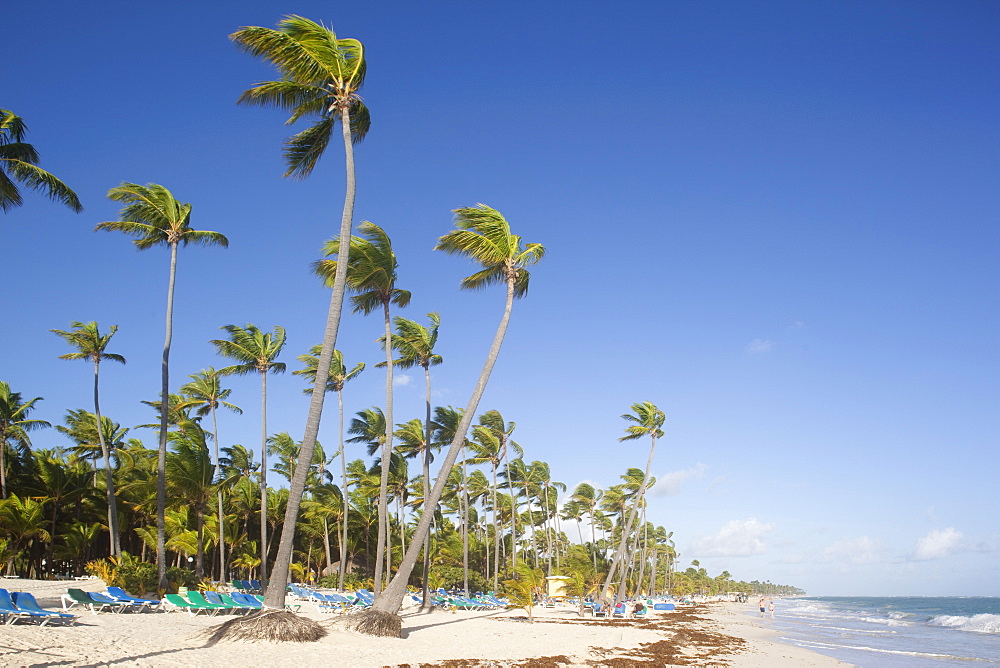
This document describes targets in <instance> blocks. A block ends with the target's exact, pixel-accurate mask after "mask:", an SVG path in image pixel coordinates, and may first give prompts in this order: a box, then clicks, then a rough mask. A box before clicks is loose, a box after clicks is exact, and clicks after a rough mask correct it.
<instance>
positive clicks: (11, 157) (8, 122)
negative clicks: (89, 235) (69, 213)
mask: <svg viewBox="0 0 1000 668" xmlns="http://www.w3.org/2000/svg"><path fill="white" fill-rule="evenodd" d="M27 132H28V126H26V125H25V124H24V121H23V120H21V117H20V116H18V115H17V114H15V113H14V112H12V111H8V110H7V109H0V211H10V210H11V209H13V208H15V207H19V206H21V204H22V199H21V191H20V190H18V187H17V183H15V182H19V183H21V184H23V185H25V186H27V187H28V188H31V189H32V190H36V191H39V192H43V193H45V195H46V196H48V198H49V199H51V200H54V201H57V202H62V203H63V204H65V205H66V206H68V207H69V208H71V209H72V210H73V211H75V212H76V213H80V212H81V211H83V207H82V206H80V200H79V199H77V196H76V193H75V192H73V191H72V190H70V188H69V186H67V185H66V184H65V183H63V182H62V181H60V180H59V179H57V178H56V177H55V176H53V175H52V174H49V173H48V172H47V171H45V170H44V169H42V168H41V167H39V166H38V151H36V150H35V147H34V146H32V145H31V144H26V143H25V142H24V136H25V134H27Z"/></svg>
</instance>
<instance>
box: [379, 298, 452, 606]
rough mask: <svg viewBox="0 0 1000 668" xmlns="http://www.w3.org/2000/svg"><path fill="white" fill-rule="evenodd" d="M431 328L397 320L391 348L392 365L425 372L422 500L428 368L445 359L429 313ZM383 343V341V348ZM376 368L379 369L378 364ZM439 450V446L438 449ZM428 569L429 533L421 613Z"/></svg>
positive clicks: (435, 319)
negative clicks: (393, 354)
mask: <svg viewBox="0 0 1000 668" xmlns="http://www.w3.org/2000/svg"><path fill="white" fill-rule="evenodd" d="M427 318H428V319H429V320H430V328H427V327H424V326H423V325H421V324H419V323H417V322H414V321H413V320H409V319H407V318H403V317H400V316H396V321H395V322H396V332H395V334H394V335H393V337H392V347H393V348H394V349H395V350H396V351H397V352H398V353H399V359H395V360H393V361H392V363H393V364H395V365H396V366H398V367H399V368H400V369H411V368H413V367H415V366H419V367H421V368H422V369H423V370H424V386H425V396H424V409H425V415H424V443H425V444H427V447H425V448H424V450H423V454H424V457H423V472H424V474H423V483H424V499H426V498H427V497H428V496H429V495H430V484H431V483H430V481H431V468H430V467H431V451H430V444H431V443H432V440H431V432H432V426H433V423H432V421H431V367H432V366H437V365H438V364H441V363H442V362H443V361H444V358H443V357H441V356H440V355H438V354H436V353H435V352H434V345H435V344H436V343H437V338H438V330H439V329H440V328H441V316H440V315H438V314H437V313H428V314H427ZM384 343H385V341H384V339H383V344H384ZM378 366H382V363H381V362H380V363H379V365H378ZM439 447H440V446H439ZM424 512H425V513H427V512H433V509H431V508H426V507H425V508H424ZM430 569H431V553H430V532H428V533H427V538H426V539H425V541H424V575H423V599H422V600H423V603H421V606H420V607H421V609H423V610H427V609H430V606H431V599H430V586H429V584H428V575H429V573H430Z"/></svg>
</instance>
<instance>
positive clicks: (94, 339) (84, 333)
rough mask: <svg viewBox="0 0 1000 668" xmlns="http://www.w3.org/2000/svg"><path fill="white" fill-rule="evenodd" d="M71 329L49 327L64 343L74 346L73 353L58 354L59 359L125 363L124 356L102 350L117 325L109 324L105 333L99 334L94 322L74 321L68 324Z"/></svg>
mask: <svg viewBox="0 0 1000 668" xmlns="http://www.w3.org/2000/svg"><path fill="white" fill-rule="evenodd" d="M69 325H70V327H72V329H71V330H69V331H65V330H62V329H50V330H49V331H50V332H52V333H53V334H56V335H58V336H61V337H62V338H64V339H65V340H66V343H68V344H69V345H71V346H73V347H75V348H76V349H77V351H76V352H75V353H66V354H65V355H60V356H59V359H61V360H83V359H85V360H90V361H91V362H103V361H105V360H107V361H111V362H118V363H119V364H125V358H124V357H122V356H121V355H116V354H114V353H106V352H104V351H105V350H106V349H107V347H108V343H109V342H110V341H111V337H112V336H114V335H115V332H117V331H118V325H111V327H110V328H109V329H108V333H107V334H101V332H100V330H99V329H98V325H97V323H96V322H87V323H83V322H76V321H73V322H71V323H70V324H69Z"/></svg>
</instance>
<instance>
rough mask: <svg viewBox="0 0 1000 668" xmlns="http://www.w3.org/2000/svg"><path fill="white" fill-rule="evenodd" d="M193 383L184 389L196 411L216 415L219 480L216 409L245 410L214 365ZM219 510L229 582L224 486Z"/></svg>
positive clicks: (215, 432)
mask: <svg viewBox="0 0 1000 668" xmlns="http://www.w3.org/2000/svg"><path fill="white" fill-rule="evenodd" d="M188 378H190V379H191V382H190V383H187V384H185V385H182V386H181V392H183V393H184V396H185V397H187V399H188V403H189V405H190V406H191V407H192V408H195V407H196V408H197V410H196V411H195V414H196V415H199V416H201V417H204V416H205V415H206V414H208V415H211V416H212V443H213V444H214V446H213V447H214V448H215V470H214V472H213V473H212V479H213V480H214V481H215V482H218V481H219V478H220V475H221V472H222V470H221V461H220V460H219V423H218V421H217V420H216V415H215V411H216V409H217V408H219V406H222V407H224V408H227V409H229V410H230V411H232V412H234V413H236V414H237V415H242V414H243V410H242V409H241V408H240V407H239V406H236V405H235V404H231V403H229V402H228V401H226V399H228V398H229V395H230V394H232V392H233V391H232V390H231V389H228V388H227V389H223V387H222V381H221V380H220V378H219V373H218V372H217V371H216V370H215V368H214V367H208V368H207V369H202V370H201V371H199V372H198V373H195V374H191V375H190V376H188ZM217 501H218V503H217V511H218V518H219V539H218V540H219V580H220V581H222V582H226V581H227V579H228V578H226V532H225V527H226V523H225V514H224V513H223V509H222V489H221V488H219V490H218V492H217Z"/></svg>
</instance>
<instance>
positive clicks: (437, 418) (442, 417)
mask: <svg viewBox="0 0 1000 668" xmlns="http://www.w3.org/2000/svg"><path fill="white" fill-rule="evenodd" d="M461 422H462V409H461V408H453V407H451V406H438V407H437V408H435V409H434V425H435V429H434V431H435V440H434V447H435V448H436V449H438V450H440V449H441V448H442V447H444V446H445V445H448V444H450V443H451V442H452V441H453V440H454V439H455V436H456V431H457V430H458V425H459V424H461ZM468 445H469V441H468V439H467V438H465V435H464V434H463V435H462V444H461V446H460V448H459V457H460V459H461V462H462V495H461V497H460V503H461V505H462V580H463V585H464V589H465V595H466V596H468V595H469V476H468V469H467V465H468V459H466V457H465V452H466V448H467V447H468ZM427 495H428V494H425V495H424V497H425V498H426V497H427ZM428 570H429V569H428ZM487 570H489V569H488V568H487Z"/></svg>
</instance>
